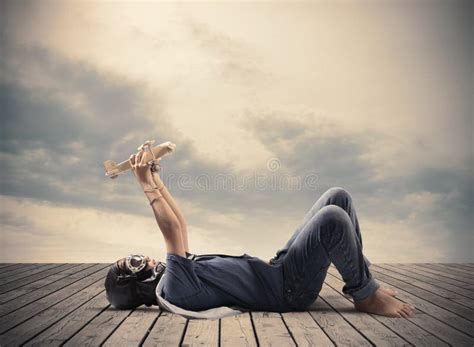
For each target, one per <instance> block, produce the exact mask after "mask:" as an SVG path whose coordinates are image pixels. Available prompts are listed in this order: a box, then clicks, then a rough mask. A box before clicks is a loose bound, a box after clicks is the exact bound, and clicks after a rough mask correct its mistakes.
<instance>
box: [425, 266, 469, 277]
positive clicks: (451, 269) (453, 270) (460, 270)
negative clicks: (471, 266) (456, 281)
mask: <svg viewBox="0 0 474 347" xmlns="http://www.w3.org/2000/svg"><path fill="white" fill-rule="evenodd" d="M428 265H433V266H435V267H436V268H438V269H441V270H443V271H446V272H447V273H456V274H459V275H460V276H466V277H467V278H469V279H470V280H474V276H473V274H472V271H471V270H466V269H463V268H459V267H456V266H455V265H454V266H453V265H450V264H442V263H433V264H428Z"/></svg>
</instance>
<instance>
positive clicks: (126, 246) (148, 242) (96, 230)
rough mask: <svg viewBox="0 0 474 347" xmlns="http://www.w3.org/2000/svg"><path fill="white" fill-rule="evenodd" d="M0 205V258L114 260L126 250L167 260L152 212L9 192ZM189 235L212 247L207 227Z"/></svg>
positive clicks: (196, 243) (200, 244)
mask: <svg viewBox="0 0 474 347" xmlns="http://www.w3.org/2000/svg"><path fill="white" fill-rule="evenodd" d="M0 205H1V206H2V215H1V219H0V225H1V228H2V261H7V262H34V261H36V259H41V261H42V262H112V261H115V260H116V259H118V258H121V257H123V256H125V255H127V254H130V253H141V254H143V253H144V254H147V255H150V256H152V257H157V258H158V259H161V260H163V259H165V254H166V250H165V246H164V242H163V238H162V236H161V235H160V232H159V229H158V226H157V225H156V222H155V221H154V220H153V218H151V216H152V212H151V211H149V216H137V215H135V214H129V213H122V212H114V211H100V210H97V209H93V208H85V207H81V208H77V207H67V206H64V205H60V204H56V203H51V202H45V201H43V202H41V201H38V200H36V199H29V198H21V199H20V198H15V197H8V196H0ZM45 216H47V218H45ZM190 239H191V241H192V243H193V245H194V247H196V248H197V249H200V250H201V251H202V252H211V251H214V250H215V247H216V246H215V244H216V242H215V240H214V239H213V238H212V237H211V236H210V235H209V234H208V233H206V230H196V232H195V233H193V234H192V235H191V237H190Z"/></svg>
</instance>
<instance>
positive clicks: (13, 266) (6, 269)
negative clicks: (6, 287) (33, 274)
mask: <svg viewBox="0 0 474 347" xmlns="http://www.w3.org/2000/svg"><path fill="white" fill-rule="evenodd" d="M31 265H34V263H16V264H10V266H5V267H4V268H2V269H0V276H1V275H3V274H4V273H7V272H9V271H13V270H15V269H21V268H22V267H25V266H31Z"/></svg>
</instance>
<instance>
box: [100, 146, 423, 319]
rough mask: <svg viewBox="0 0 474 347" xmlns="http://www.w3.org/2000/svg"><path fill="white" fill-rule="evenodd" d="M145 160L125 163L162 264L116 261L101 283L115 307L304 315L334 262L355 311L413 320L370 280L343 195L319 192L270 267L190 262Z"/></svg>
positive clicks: (213, 259)
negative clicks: (159, 239)
mask: <svg viewBox="0 0 474 347" xmlns="http://www.w3.org/2000/svg"><path fill="white" fill-rule="evenodd" d="M143 153H144V151H143V150H142V151H139V152H138V153H136V154H133V155H131V156H130V159H129V160H130V163H131V165H132V170H133V173H134V175H135V177H136V178H137V180H138V182H139V183H140V186H141V187H142V189H143V191H144V193H145V195H146V196H147V198H148V200H149V202H150V205H151V207H152V209H153V212H154V215H155V217H156V221H157V223H158V226H159V228H160V230H161V232H162V234H163V237H164V239H165V243H166V250H167V257H166V264H165V263H162V262H157V261H155V260H154V259H151V258H149V257H145V256H141V255H130V256H128V257H126V258H123V259H120V260H118V261H117V262H116V263H115V264H114V265H113V266H112V267H111V269H110V270H109V273H108V275H107V278H106V281H105V287H106V292H107V298H108V299H109V301H110V303H111V304H112V305H113V306H114V307H116V308H119V309H122V308H123V309H130V308H134V307H137V306H140V305H143V304H145V305H148V306H150V305H159V306H160V307H161V308H162V309H164V310H167V311H170V312H173V313H177V314H181V315H183V316H185V317H187V318H221V317H224V316H227V315H234V314H238V313H240V312H241V311H246V310H252V311H273V312H288V311H297V310H304V309H306V308H307V307H308V306H309V305H311V303H313V302H314V301H315V300H316V298H317V297H318V294H319V292H320V290H321V287H322V285H323V282H324V279H325V277H326V274H327V270H328V267H329V265H330V264H331V262H332V263H333V264H334V265H335V267H336V268H337V270H338V271H339V272H340V274H341V276H342V278H343V279H344V282H345V286H344V288H343V292H344V293H345V294H347V295H350V296H351V297H352V298H353V299H354V306H355V308H356V309H357V310H359V311H364V312H370V313H375V314H379V315H383V316H389V317H409V316H411V315H412V314H413V310H414V307H413V306H412V305H409V304H405V303H402V302H401V301H398V300H397V299H395V297H394V296H395V294H396V293H395V292H394V291H392V290H390V289H388V288H384V287H381V286H380V285H379V283H378V282H377V281H376V280H375V279H374V278H373V277H372V275H371V273H370V271H369V265H370V262H369V261H368V259H367V258H366V257H365V256H364V255H363V254H362V237H361V232H360V228H359V223H358V220H357V215H356V211H355V208H354V204H353V202H352V198H351V196H350V195H349V193H347V192H346V191H345V190H344V189H342V188H331V189H329V190H328V191H327V192H325V193H324V194H323V195H322V196H321V197H320V198H319V199H318V200H317V201H316V203H315V204H314V206H313V207H312V208H311V209H310V211H309V212H308V213H307V214H306V216H305V218H304V219H303V222H302V224H301V225H300V226H299V227H298V228H297V229H296V231H295V233H294V234H293V236H292V237H291V238H290V240H289V241H288V242H287V244H286V245H285V246H284V247H283V248H282V249H280V250H279V251H278V252H277V253H276V256H275V257H274V258H272V259H271V260H270V261H269V262H265V261H263V260H261V259H259V258H256V257H252V256H249V255H247V254H244V255H242V256H229V255H222V254H209V255H194V254H192V253H190V251H189V245H188V237H187V230H186V222H185V220H184V217H183V215H182V213H181V211H180V209H179V208H178V206H177V204H176V203H175V201H174V200H173V198H172V196H171V194H170V193H169V191H168V190H167V189H166V187H165V186H164V184H163V182H162V180H161V179H160V176H159V173H158V172H157V170H156V166H155V164H152V165H151V166H150V164H149V163H147V162H146V160H145V156H143Z"/></svg>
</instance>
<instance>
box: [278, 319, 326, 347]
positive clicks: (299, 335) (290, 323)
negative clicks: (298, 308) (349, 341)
mask: <svg viewBox="0 0 474 347" xmlns="http://www.w3.org/2000/svg"><path fill="white" fill-rule="evenodd" d="M282 316H283V321H284V322H285V324H286V326H287V327H288V330H289V331H290V332H291V335H292V336H293V339H294V340H295V342H296V344H297V346H300V347H302V346H334V343H333V342H332V341H331V339H330V338H329V337H328V336H327V335H326V334H325V333H324V331H323V329H321V327H320V326H319V325H318V324H317V323H316V322H315V320H314V319H313V317H311V315H310V314H309V312H285V313H282Z"/></svg>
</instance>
